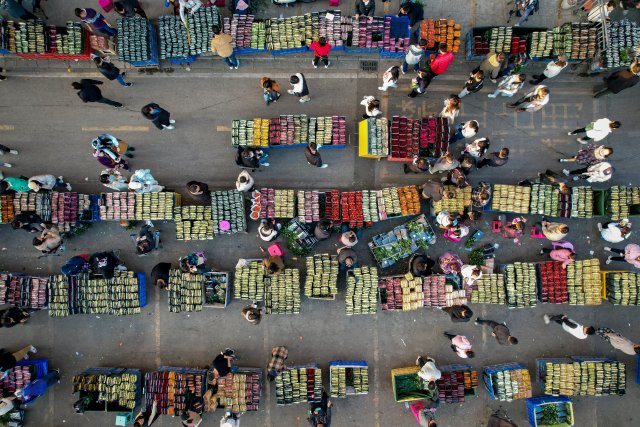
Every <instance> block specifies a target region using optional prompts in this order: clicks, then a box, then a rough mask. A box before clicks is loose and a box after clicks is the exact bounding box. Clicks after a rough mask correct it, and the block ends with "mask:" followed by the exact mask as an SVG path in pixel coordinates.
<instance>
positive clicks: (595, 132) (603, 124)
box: [568, 118, 622, 144]
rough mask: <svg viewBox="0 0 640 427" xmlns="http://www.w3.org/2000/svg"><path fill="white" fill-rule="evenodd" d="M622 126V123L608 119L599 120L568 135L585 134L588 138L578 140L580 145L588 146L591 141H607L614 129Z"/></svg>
mask: <svg viewBox="0 0 640 427" xmlns="http://www.w3.org/2000/svg"><path fill="white" fill-rule="evenodd" d="M620 126H622V123H620V122H618V121H611V120H609V119H607V118H604V119H598V120H596V121H595V122H591V123H589V124H588V125H586V126H585V127H583V128H580V129H576V130H574V131H572V132H568V135H577V134H579V133H584V134H586V136H583V137H582V138H578V142H579V143H580V144H588V143H589V142H590V141H592V140H593V141H594V142H599V141H602V140H603V139H605V138H606V137H607V136H608V135H609V134H610V133H611V132H613V130H614V129H618V128H619V127H620Z"/></svg>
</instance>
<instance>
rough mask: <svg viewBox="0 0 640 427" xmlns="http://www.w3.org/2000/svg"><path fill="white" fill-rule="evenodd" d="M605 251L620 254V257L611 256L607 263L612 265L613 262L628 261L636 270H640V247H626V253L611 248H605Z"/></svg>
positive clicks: (631, 245)
mask: <svg viewBox="0 0 640 427" xmlns="http://www.w3.org/2000/svg"><path fill="white" fill-rule="evenodd" d="M604 250H605V251H607V252H611V253H614V254H618V255H620V256H613V255H609V257H608V258H607V261H606V263H607V264H611V261H626V262H628V263H629V264H631V265H633V266H634V267H635V268H640V246H638V245H636V244H635V243H630V244H628V245H627V246H625V247H624V251H623V250H621V249H616V248H610V247H607V246H605V248H604Z"/></svg>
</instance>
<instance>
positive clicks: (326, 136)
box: [307, 116, 347, 147]
mask: <svg viewBox="0 0 640 427" xmlns="http://www.w3.org/2000/svg"><path fill="white" fill-rule="evenodd" d="M346 132H347V131H346V117H344V116H326V117H310V118H309V136H308V138H307V142H308V143H309V144H311V143H312V142H315V143H316V145H317V146H318V147H322V146H323V145H345V144H346V143H347V134H346Z"/></svg>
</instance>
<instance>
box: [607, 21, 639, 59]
mask: <svg viewBox="0 0 640 427" xmlns="http://www.w3.org/2000/svg"><path fill="white" fill-rule="evenodd" d="M605 25H606V26H607V35H608V36H609V48H608V49H606V50H605V51H604V52H603V59H604V64H603V65H604V66H605V67H606V68H615V67H622V66H628V65H630V64H631V61H632V60H633V57H634V53H633V52H634V49H635V48H637V47H638V46H640V27H638V24H637V23H636V22H633V21H629V20H627V19H624V20H622V21H606V22H605Z"/></svg>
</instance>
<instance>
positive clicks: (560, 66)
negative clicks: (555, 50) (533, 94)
mask: <svg viewBox="0 0 640 427" xmlns="http://www.w3.org/2000/svg"><path fill="white" fill-rule="evenodd" d="M567 65H568V63H567V57H566V56H564V55H560V56H559V57H558V59H557V60H555V61H550V62H548V63H547V68H545V69H544V71H543V72H542V74H534V75H533V80H529V83H531V84H532V85H539V84H540V83H542V82H543V81H544V80H545V79H550V78H553V77H555V76H557V75H558V74H560V72H561V71H562V70H564V69H565V68H567Z"/></svg>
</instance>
